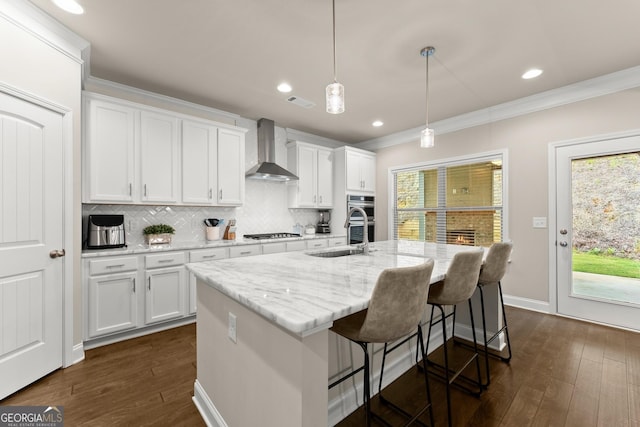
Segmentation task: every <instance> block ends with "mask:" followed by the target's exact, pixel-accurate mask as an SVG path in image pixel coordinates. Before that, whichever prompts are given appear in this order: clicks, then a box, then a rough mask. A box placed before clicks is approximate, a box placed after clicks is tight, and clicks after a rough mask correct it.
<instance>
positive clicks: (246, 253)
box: [240, 251, 251, 255]
mask: <svg viewBox="0 0 640 427" xmlns="http://www.w3.org/2000/svg"><path fill="white" fill-rule="evenodd" d="M250 253H251V251H244V252H240V255H249V254H250Z"/></svg>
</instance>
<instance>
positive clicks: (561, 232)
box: [560, 228, 568, 234]
mask: <svg viewBox="0 0 640 427" xmlns="http://www.w3.org/2000/svg"><path fill="white" fill-rule="evenodd" d="M567 233H568V231H567V229H566V228H563V229H562V230H560V234H567Z"/></svg>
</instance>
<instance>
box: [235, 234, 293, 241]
mask: <svg viewBox="0 0 640 427" xmlns="http://www.w3.org/2000/svg"><path fill="white" fill-rule="evenodd" d="M287 237H301V236H300V235H299V234H294V233H263V234H245V235H244V238H245V239H253V240H263V239H286V238H287Z"/></svg>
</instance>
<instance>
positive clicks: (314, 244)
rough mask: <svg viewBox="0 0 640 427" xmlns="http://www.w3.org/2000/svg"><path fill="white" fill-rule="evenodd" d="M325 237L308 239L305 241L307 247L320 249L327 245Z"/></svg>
mask: <svg viewBox="0 0 640 427" xmlns="http://www.w3.org/2000/svg"><path fill="white" fill-rule="evenodd" d="M327 245H328V244H327V239H318V240H309V241H307V249H320V248H326V247H327Z"/></svg>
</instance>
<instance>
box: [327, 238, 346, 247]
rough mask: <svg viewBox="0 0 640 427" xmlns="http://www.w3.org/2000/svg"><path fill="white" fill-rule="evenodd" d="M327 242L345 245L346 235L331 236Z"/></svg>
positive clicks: (333, 244) (330, 244)
mask: <svg viewBox="0 0 640 427" xmlns="http://www.w3.org/2000/svg"><path fill="white" fill-rule="evenodd" d="M327 243H328V245H329V246H343V245H346V244H347V238H346V237H331V238H329V239H327Z"/></svg>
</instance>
